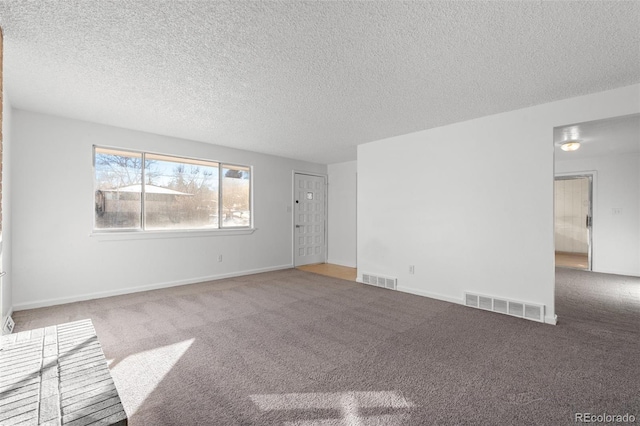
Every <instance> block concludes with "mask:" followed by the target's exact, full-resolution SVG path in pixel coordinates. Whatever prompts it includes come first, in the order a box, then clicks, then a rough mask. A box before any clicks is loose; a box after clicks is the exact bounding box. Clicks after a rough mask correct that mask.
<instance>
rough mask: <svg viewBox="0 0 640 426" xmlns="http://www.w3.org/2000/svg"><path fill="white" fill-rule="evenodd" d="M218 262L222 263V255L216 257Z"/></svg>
mask: <svg viewBox="0 0 640 426" xmlns="http://www.w3.org/2000/svg"><path fill="white" fill-rule="evenodd" d="M218 262H222V255H221V254H219V255H218Z"/></svg>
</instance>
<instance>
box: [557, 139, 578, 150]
mask: <svg viewBox="0 0 640 426" xmlns="http://www.w3.org/2000/svg"><path fill="white" fill-rule="evenodd" d="M560 148H562V150H563V151H575V150H576V149H578V148H580V142H579V141H566V142H565V143H563V144H562V145H561V146H560Z"/></svg>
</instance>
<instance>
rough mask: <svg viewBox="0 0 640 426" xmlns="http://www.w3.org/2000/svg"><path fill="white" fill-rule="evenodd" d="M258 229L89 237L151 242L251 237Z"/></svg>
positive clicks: (123, 232)
mask: <svg viewBox="0 0 640 426" xmlns="http://www.w3.org/2000/svg"><path fill="white" fill-rule="evenodd" d="M255 231H256V228H235V229H233V228H232V229H215V230H206V231H203V230H193V231H115V232H108V231H107V232H92V233H91V234H89V237H91V238H95V239H97V240H98V241H122V240H151V239H163V238H196V237H197V238H201V237H226V236H230V235H250V234H253V233H254V232H255Z"/></svg>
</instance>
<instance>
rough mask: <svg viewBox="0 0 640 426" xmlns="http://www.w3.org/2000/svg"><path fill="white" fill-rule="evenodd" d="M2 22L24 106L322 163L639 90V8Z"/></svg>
mask: <svg viewBox="0 0 640 426" xmlns="http://www.w3.org/2000/svg"><path fill="white" fill-rule="evenodd" d="M0 25H1V26H2V27H3V28H4V34H5V84H6V90H7V92H8V94H9V96H10V99H11V102H12V104H13V106H14V107H16V108H21V109H27V110H33V111H38V112H44V113H50V114H56V115H61V116H68V117H72V118H77V119H82V120H88V121H94V122H99V123H105V124H110V125H115V126H121V127H127V128H131V129H137V130H144V131H148V132H154V133H159V134H164V135H170V136H177V137H182V138H187V139H194V140H199V141H204V142H210V143H215V144H220V145H226V146H232V147H236V148H242V149H248V150H252V151H258V152H265V153H270V154H275V155H281V156H285V157H291V158H298V159H304V160H309V161H314V162H319V163H334V162H340V161H346V160H352V159H355V157H356V146H357V145H358V144H362V143H365V142H370V141H373V140H378V139H382V138H386V137H390V136H395V135H399V134H405V133H409V132H413V131H418V130H423V129H428V128H433V127H437V126H442V125H445V124H449V123H453V122H458V121H464V120H468V119H471V118H476V117H480V116H484V115H488V114H492V113H498V112H504V111H509V110H513V109H517V108H522V107H526V106H530V105H535V104H540V103H544V102H549V101H553V100H558V99H564V98H568V97H573V96H578V95H583V94H587V93H593V92H598V91H602V90H607V89H612V88H616V87H621V86H626V85H630V84H635V83H638V82H640V31H638V28H640V2H635V1H631V2H621V1H615V2H582V1H574V2H457V1H456V2H454V1H451V2H416V1H412V2H401V1H382V2H378V1H367V2H360V1H358V2H355V1H341V2H337V1H336V2H316V1H270V2H257V1H251V2H241V1H185V2H179V1H156V0H146V1H131V0H117V1H106V0H100V1H98V0H94V1H72V0H65V1H44V0H36V1H26V0H23V1H19V0H4V1H2V2H0ZM114 144H117V141H114Z"/></svg>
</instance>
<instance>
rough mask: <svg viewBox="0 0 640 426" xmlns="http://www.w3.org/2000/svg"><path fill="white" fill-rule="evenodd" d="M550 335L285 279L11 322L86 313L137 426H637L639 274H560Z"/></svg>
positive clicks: (458, 311) (529, 325)
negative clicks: (624, 422)
mask: <svg viewBox="0 0 640 426" xmlns="http://www.w3.org/2000/svg"><path fill="white" fill-rule="evenodd" d="M556 286H557V289H556V292H557V308H556V311H557V313H558V316H559V318H560V322H559V324H558V325H557V326H555V327H554V326H550V325H544V324H539V323H535V322H532V321H527V320H522V319H517V318H513V317H509V316H506V315H501V314H494V313H490V312H484V311H480V310H476V309H471V308H465V307H463V306H459V305H454V304H450V303H446V302H441V301H437V300H432V299H428V298H424V297H419V296H413V295H409V294H404V293H400V292H394V291H390V290H384V289H379V288H373V287H370V286H365V285H362V284H357V283H353V282H348V281H343V280H339V279H333V278H327V277H323V276H320V275H315V274H312V273H307V272H302V271H298V270H285V271H279V272H271V273H265V274H258V275H252V276H247V277H240V278H234V279H227V280H222V281H215V282H210V283H203V284H195V285H189V286H182V287H175V288H171V289H166V290H157V291H150V292H144V293H137V294H133V295H128V296H119V297H111V298H106V299H99V300H93V301H88V302H81V303H73V304H68V305H63V306H57V307H51V308H43V309H36V310H29V311H21V312H17V313H16V314H15V320H16V327H17V329H18V330H25V329H30V328H35V327H43V326H46V325H52V324H57V323H63V322H68V321H73V320H78V319H82V318H91V319H92V320H93V323H94V325H95V328H96V331H97V334H98V337H99V339H100V341H101V343H102V346H103V348H104V351H105V355H106V357H107V359H108V360H110V362H111V364H110V368H111V371H112V374H113V376H114V380H115V382H116V386H117V387H118V390H119V392H120V396H121V398H122V401H123V404H124V406H125V409H126V410H127V413H128V414H129V415H130V424H131V425H134V426H136V425H154V426H155V425H276V424H295V425H314V426H320V425H347V424H348V425H373V424H377V425H426V424H428V425H431V424H447V425H461V424H470V425H478V424H487V425H489V424H490V425H502V424H504V425H527V424H531V425H562V424H567V425H568V424H575V423H574V414H575V413H583V412H588V413H596V414H602V413H607V414H625V413H630V414H633V415H635V416H636V418H638V417H640V279H638V278H628V277H618V276H612V275H603V274H594V273H586V272H581V271H573V270H563V269H558V270H557V284H556Z"/></svg>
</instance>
